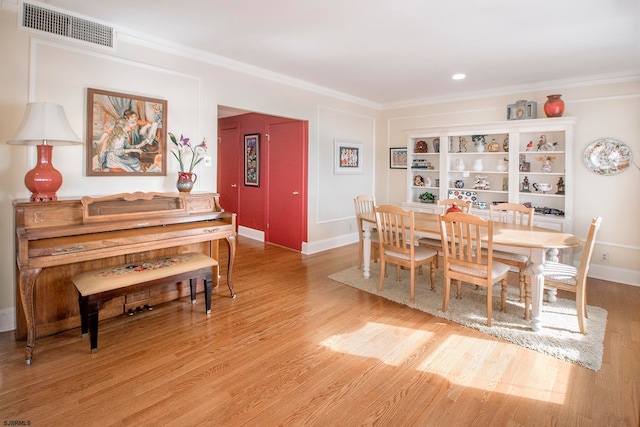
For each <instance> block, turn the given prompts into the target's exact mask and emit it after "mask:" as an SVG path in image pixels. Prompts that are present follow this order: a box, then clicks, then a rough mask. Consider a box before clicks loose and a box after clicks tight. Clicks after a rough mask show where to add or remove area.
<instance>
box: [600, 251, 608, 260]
mask: <svg viewBox="0 0 640 427" xmlns="http://www.w3.org/2000/svg"><path fill="white" fill-rule="evenodd" d="M600 261H602V262H609V253H608V252H602V253H600Z"/></svg>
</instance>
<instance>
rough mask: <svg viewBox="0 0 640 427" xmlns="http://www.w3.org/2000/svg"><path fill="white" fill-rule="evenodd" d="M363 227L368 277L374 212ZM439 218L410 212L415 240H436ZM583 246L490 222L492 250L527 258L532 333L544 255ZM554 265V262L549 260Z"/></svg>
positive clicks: (566, 237) (547, 232)
mask: <svg viewBox="0 0 640 427" xmlns="http://www.w3.org/2000/svg"><path fill="white" fill-rule="evenodd" d="M360 218H361V219H362V225H363V258H364V266H363V271H362V274H363V276H364V277H365V278H370V276H371V231H372V230H373V229H374V228H375V227H376V216H375V212H367V213H363V214H361V215H360ZM439 218H440V215H439V214H436V213H426V212H414V227H415V233H416V235H418V236H419V237H431V238H437V239H439V238H440V221H439ZM582 244H583V241H582V240H581V239H580V238H578V237H577V236H575V235H573V234H571V233H566V232H562V231H557V230H553V229H549V228H544V227H538V226H532V227H529V226H528V225H520V224H513V223H504V222H494V224H493V248H494V250H504V251H510V252H514V253H521V254H525V255H528V256H529V261H530V265H529V266H528V268H527V274H529V275H530V277H531V292H530V294H531V296H530V297H529V292H528V291H527V292H525V294H526V295H525V308H526V307H528V306H529V304H530V305H531V319H530V322H531V324H530V326H531V329H532V330H533V331H535V332H538V331H540V330H542V319H541V312H542V302H543V298H544V275H543V272H544V263H545V261H546V259H547V253H548V252H550V253H552V254H554V256H555V255H556V254H557V252H558V250H559V249H565V248H573V247H577V246H580V245H582ZM551 261H556V262H557V258H552V259H551Z"/></svg>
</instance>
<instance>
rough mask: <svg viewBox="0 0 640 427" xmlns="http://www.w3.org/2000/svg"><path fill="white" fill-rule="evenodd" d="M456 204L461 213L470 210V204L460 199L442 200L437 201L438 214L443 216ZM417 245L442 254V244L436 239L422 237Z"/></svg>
mask: <svg viewBox="0 0 640 427" xmlns="http://www.w3.org/2000/svg"><path fill="white" fill-rule="evenodd" d="M454 203H455V204H456V205H457V206H458V207H459V208H460V210H462V212H466V213H469V210H470V209H471V203H469V202H466V201H464V200H460V199H443V200H438V212H439V213H440V214H443V213H445V212H446V211H447V209H449V208H450V207H451V206H453V204H454ZM418 244H419V245H420V246H422V247H425V248H428V249H433V250H434V251H436V252H438V253H441V252H442V242H441V241H440V239H439V238H437V237H423V238H421V239H418ZM436 268H438V257H436Z"/></svg>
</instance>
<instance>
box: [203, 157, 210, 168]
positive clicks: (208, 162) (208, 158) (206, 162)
mask: <svg viewBox="0 0 640 427" xmlns="http://www.w3.org/2000/svg"><path fill="white" fill-rule="evenodd" d="M204 165H205V166H207V167H209V166H211V157H209V156H204Z"/></svg>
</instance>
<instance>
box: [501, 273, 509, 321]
mask: <svg viewBox="0 0 640 427" xmlns="http://www.w3.org/2000/svg"><path fill="white" fill-rule="evenodd" d="M500 283H501V285H502V289H501V292H500V311H502V312H503V313H506V312H507V279H506V277H505V278H504V279H502V281H501V282H500Z"/></svg>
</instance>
